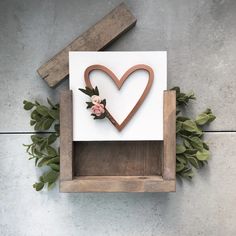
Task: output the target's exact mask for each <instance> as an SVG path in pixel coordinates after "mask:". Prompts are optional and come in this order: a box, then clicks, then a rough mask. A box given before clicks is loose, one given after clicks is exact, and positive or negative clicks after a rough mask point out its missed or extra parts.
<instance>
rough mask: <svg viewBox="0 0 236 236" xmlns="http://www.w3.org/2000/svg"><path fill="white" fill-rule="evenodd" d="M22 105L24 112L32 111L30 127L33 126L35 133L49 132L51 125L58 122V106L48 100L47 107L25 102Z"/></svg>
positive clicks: (37, 103)
mask: <svg viewBox="0 0 236 236" xmlns="http://www.w3.org/2000/svg"><path fill="white" fill-rule="evenodd" d="M23 104H24V109H25V110H33V111H32V113H31V116H30V117H31V120H30V125H31V126H34V130H35V131H45V130H49V129H50V128H51V126H52V124H53V123H54V124H55V122H56V121H58V120H59V104H56V105H54V104H52V102H51V101H50V100H49V99H48V104H49V107H47V106H44V105H41V104H40V103H39V102H37V101H35V102H34V103H32V102H29V101H26V100H25V101H23Z"/></svg>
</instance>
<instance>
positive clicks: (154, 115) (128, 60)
mask: <svg viewBox="0 0 236 236" xmlns="http://www.w3.org/2000/svg"><path fill="white" fill-rule="evenodd" d="M94 64H100V65H104V66H106V67H107V68H109V69H110V70H112V71H113V73H114V74H115V75H116V76H117V77H118V78H121V77H122V75H123V74H124V73H125V72H126V71H127V70H128V69H129V68H130V67H132V66H134V65H137V64H146V65H148V66H150V67H151V68H152V69H153V71H154V81H153V84H152V87H151V90H150V92H149V94H148V95H147V97H146V99H145V100H144V102H143V104H142V105H141V107H140V108H139V109H138V111H137V112H136V113H135V115H134V116H133V118H132V119H131V120H130V121H129V123H128V124H127V125H126V126H125V127H124V129H123V130H122V131H120V132H119V131H118V130H117V129H116V128H115V127H114V126H113V125H112V124H111V122H110V121H109V120H108V119H107V118H105V119H102V120H94V119H93V117H92V116H91V110H90V109H86V101H90V98H89V97H88V96H86V95H85V94H83V93H82V92H81V91H79V90H78V89H79V88H84V87H85V82H84V71H85V70H86V68H87V67H89V66H91V65H94ZM69 68H70V71H69V73H70V78H69V80H70V89H71V90H72V91H73V140H74V141H111V140H118V141H119V140H163V91H164V90H166V88H167V53H166V52H164V51H148V52H147V51H142V52H70V53H69ZM90 80H91V82H92V85H93V87H95V86H97V87H98V89H99V92H100V97H101V98H102V99H104V98H105V99H106V101H107V105H106V108H107V109H108V110H109V112H110V113H111V114H112V115H113V117H114V118H115V119H116V120H117V121H118V123H121V122H122V121H123V120H124V118H125V117H126V116H127V115H128V113H129V112H130V111H131V109H132V108H133V106H134V105H135V104H136V102H137V100H138V98H139V97H140V96H141V94H142V92H143V90H144V88H145V86H146V83H147V80H148V73H147V72H145V71H140V70H139V71H137V72H135V73H133V74H132V75H130V77H129V78H128V79H127V80H126V81H125V83H124V84H123V86H122V88H121V89H120V90H118V89H117V87H116V86H115V84H114V82H113V81H112V80H111V79H110V78H109V76H108V75H106V74H105V73H103V72H101V71H97V70H96V71H93V72H92V73H91V74H90Z"/></svg>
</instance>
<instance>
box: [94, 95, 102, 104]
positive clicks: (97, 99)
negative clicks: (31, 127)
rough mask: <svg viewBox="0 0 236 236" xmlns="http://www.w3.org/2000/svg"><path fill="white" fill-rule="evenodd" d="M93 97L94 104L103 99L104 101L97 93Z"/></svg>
mask: <svg viewBox="0 0 236 236" xmlns="http://www.w3.org/2000/svg"><path fill="white" fill-rule="evenodd" d="M91 99H92V103H93V104H97V103H101V101H102V99H101V98H100V97H99V96H97V95H93V96H92V97H91Z"/></svg>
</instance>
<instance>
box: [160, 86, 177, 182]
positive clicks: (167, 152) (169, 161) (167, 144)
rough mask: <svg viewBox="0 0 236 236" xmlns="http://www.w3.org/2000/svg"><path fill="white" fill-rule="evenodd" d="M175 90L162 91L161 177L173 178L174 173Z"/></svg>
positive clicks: (174, 176)
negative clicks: (162, 135)
mask: <svg viewBox="0 0 236 236" xmlns="http://www.w3.org/2000/svg"><path fill="white" fill-rule="evenodd" d="M175 168H176V92H175V91H172V90H168V91H164V158H163V173H162V175H163V178H164V179H165V180H170V179H172V180H175V178H176V173H175Z"/></svg>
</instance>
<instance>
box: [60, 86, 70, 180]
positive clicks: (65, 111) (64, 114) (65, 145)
mask: <svg viewBox="0 0 236 236" xmlns="http://www.w3.org/2000/svg"><path fill="white" fill-rule="evenodd" d="M72 115H73V114H72V91H71V90H66V91H62V92H61V94H60V180H72V178H73V123H72Z"/></svg>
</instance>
